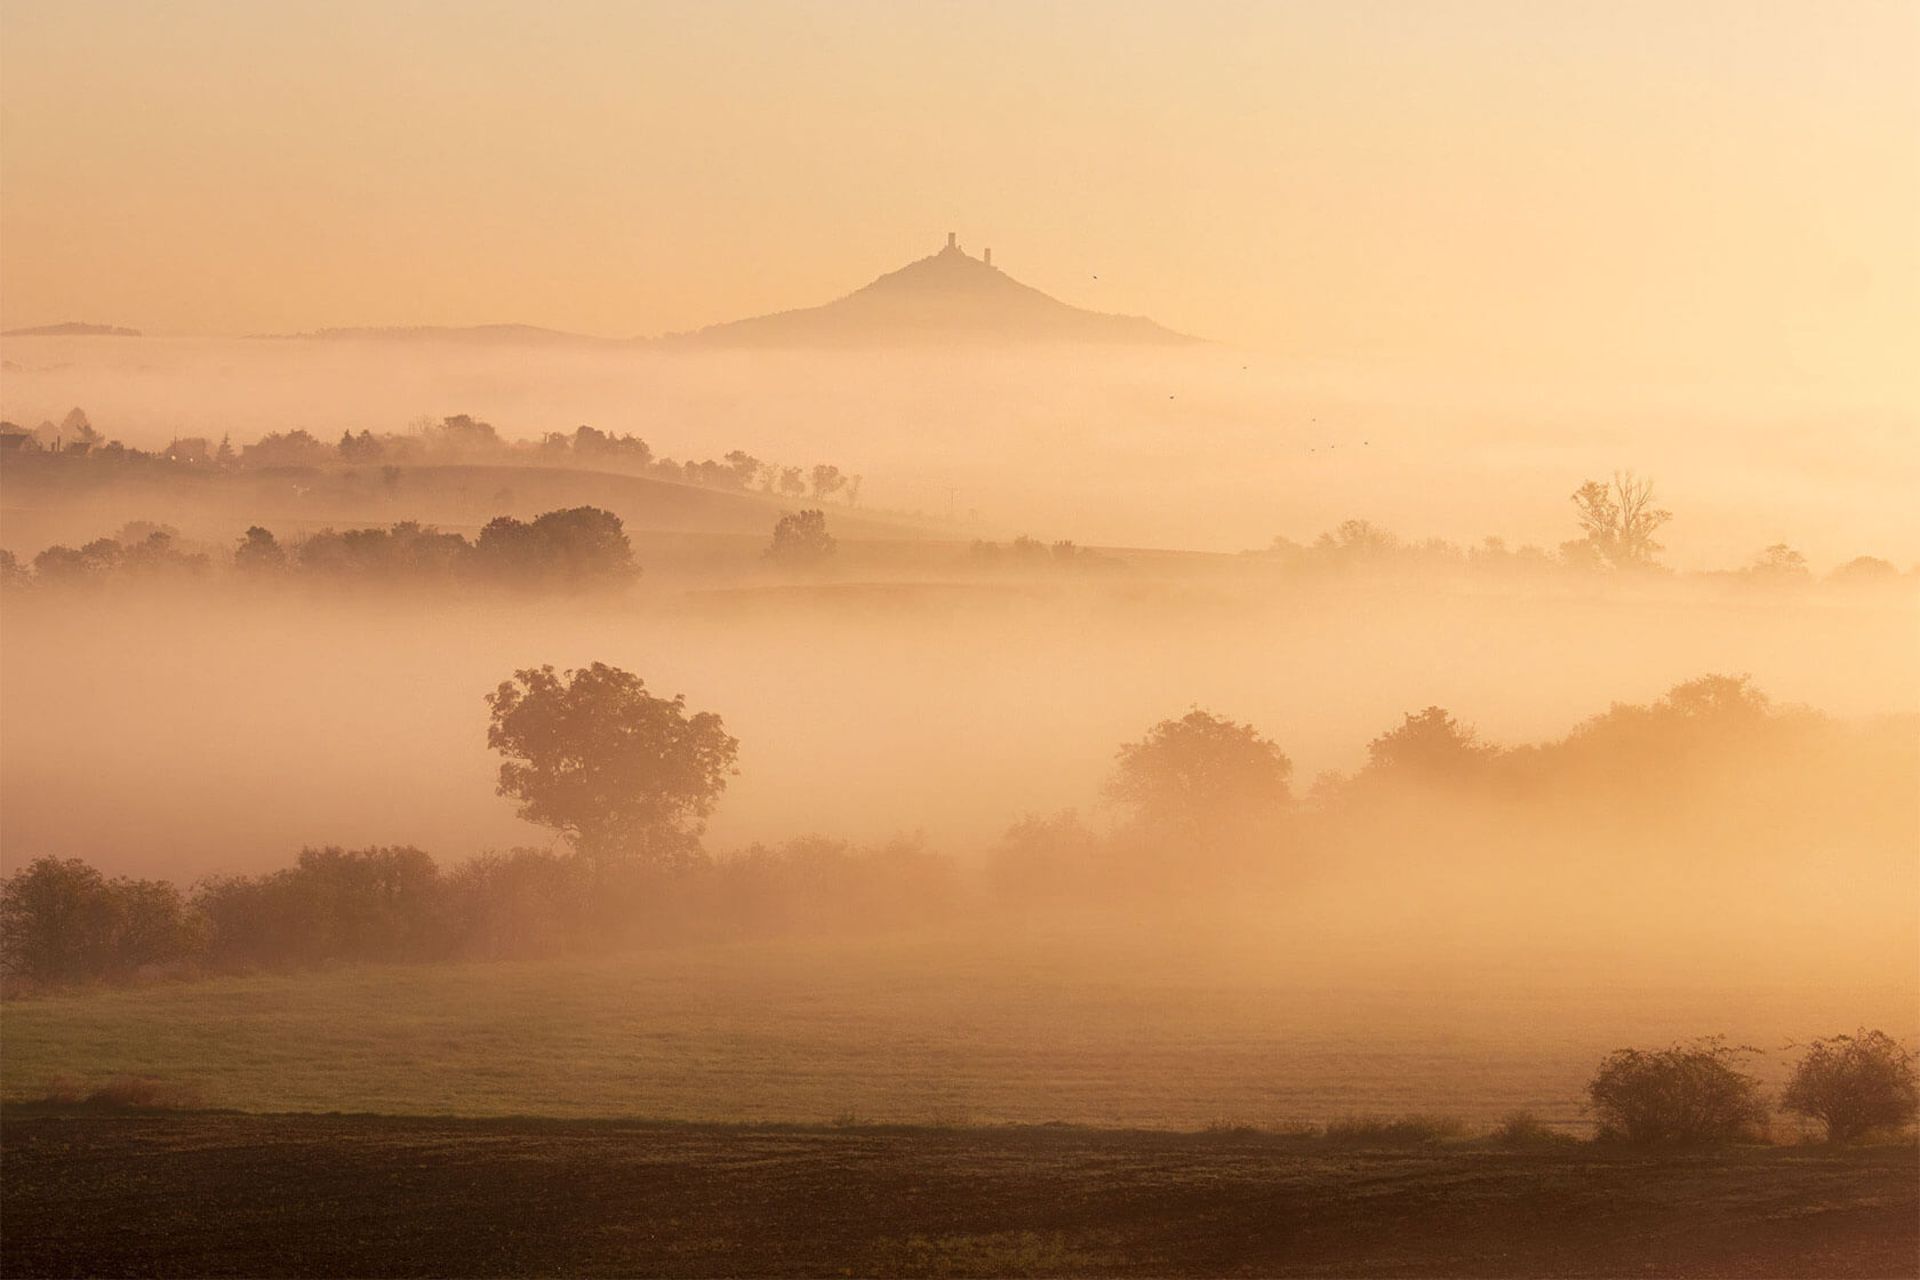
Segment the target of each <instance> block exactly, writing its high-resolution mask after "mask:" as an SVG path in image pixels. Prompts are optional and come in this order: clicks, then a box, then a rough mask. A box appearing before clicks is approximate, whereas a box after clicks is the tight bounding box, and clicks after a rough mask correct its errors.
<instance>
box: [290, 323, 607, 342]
mask: <svg viewBox="0 0 1920 1280" xmlns="http://www.w3.org/2000/svg"><path fill="white" fill-rule="evenodd" d="M254 336H255V337H261V338H281V339H287V338H306V339H315V340H322V341H348V342H351V341H362V342H446V343H471V344H473V345H476V346H481V345H487V344H498V345H501V346H554V347H558V346H574V345H587V346H609V345H614V344H617V343H619V342H621V339H618V338H596V337H593V336H591V335H589V334H584V333H568V332H566V331H565V330H564V329H542V328H540V327H539V326H538V325H531V324H473V325H388V326H380V325H363V326H357V327H352V328H343V329H314V330H311V331H309V332H306V333H271V334H256V335H254Z"/></svg>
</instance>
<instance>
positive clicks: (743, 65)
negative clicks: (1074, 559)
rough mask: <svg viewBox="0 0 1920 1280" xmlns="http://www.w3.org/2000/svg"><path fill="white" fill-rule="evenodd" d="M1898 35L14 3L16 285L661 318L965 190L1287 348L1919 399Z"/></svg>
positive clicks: (1704, 8) (574, 8) (1011, 229)
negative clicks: (1788, 383)
mask: <svg viewBox="0 0 1920 1280" xmlns="http://www.w3.org/2000/svg"><path fill="white" fill-rule="evenodd" d="M1917 70H1920V4H1915V3H1912V2H1910V0H1909V2H1903V3H1892V4H1879V5H1876V4H1864V3H1840V2H1827V3H1819V4H1806V5H1791V4H1763V3H1760V2H1759V0H1743V2H1741V3H1731V4H1716V3H1707V2H1705V0H1689V2H1688V3H1683V4H1672V3H1657V4H1646V5H1635V4H1629V3H1606V4H1601V3H1594V4H1570V3H1569V4H1545V3H1539V2H1538V0H1527V2H1521V3H1510V4H1509V3H1423V2H1415V0H1407V2H1405V3H1397V4H1368V3H1357V2H1354V3H1344V2H1343V3H1326V4H1193V3H1183V4H1179V5H1173V4H1165V5H1127V4H1119V3H1103V4H1034V3H1021V4H1006V5H998V4H984V3H969V4H905V3H899V2H898V0H886V2H877V0H875V2H869V0H831V2H830V3H820V4H796V3H724V4H722V3H689V4H640V3H587V2H582V0H574V2H572V3H539V4H533V3H516V4H505V3H478V2H473V0H465V2H462V3H421V2H412V3H407V2H393V0H383V2H381V3H362V2H358V0H327V2H326V3H314V4H307V3H288V2H287V0H275V2H274V3H257V2H235V3H227V2H210V0H167V2H166V3H91V2H87V0H53V2H36V0H5V3H4V5H0V112H3V115H0V323H4V324H5V325H7V326H19V325H29V324H39V323H46V322H52V321H58V320H68V319H83V320H91V321H97V322H104V323H113V324H124V325H132V326H136V327H139V328H142V329H145V330H147V331H149V332H153V333H162V334H176V333H177V334H240V333H251V332H261V331H287V330H299V329H310V328H316V327H321V326H328V325H351V324H468V323H481V322H496V321H517V322H525V323H530V324H540V325H550V326H554V327H557V328H565V329H575V330H581V331H586V332H592V333H600V334H612V335H630V334H648V333H657V332H661V331H666V330H674V329H683V328H689V327H694V326H698V325H701V324H705V323H709V322H713V321H717V320H723V319H729V318H733V317H737V316H740V315H745V314H750V313H755V312H761V311H766V310H772V309H779V308H784V307H789V306H796V305H805V304H809V303H812V302H816V301H824V300H825V299H827V298H829V297H832V296H835V295H837V294H839V293H843V292H845V291H846V290H848V289H850V288H852V287H854V286H856V285H858V284H861V283H864V282H865V281H866V280H867V279H869V278H871V277H872V276H874V275H875V274H877V273H879V272H881V271H883V270H887V269H890V268H892V267H894V266H897V265H899V264H900V263H901V262H903V261H904V260H906V259H908V258H910V257H915V256H919V255H921V254H923V253H926V252H930V251H932V250H933V249H934V248H936V247H937V246H938V244H939V243H940V242H941V240H942V239H943V238H944V233H945V232H946V231H947V230H949V229H953V230H957V231H959V232H960V234H961V237H962V242H963V243H964V244H966V245H967V246H968V247H970V248H974V249H976V250H977V249H978V248H979V247H980V246H982V245H991V246H992V247H993V248H994V249H995V251H996V260H997V261H998V262H999V263H1000V265H1002V266H1004V267H1005V268H1006V269H1007V270H1008V271H1009V272H1011V273H1012V274H1014V275H1015V276H1017V277H1019V278H1022V279H1024V280H1026V281H1027V282H1028V283H1031V284H1034V285H1037V286H1039V287H1041V288H1043V289H1046V290H1048V291H1050V292H1052V293H1055V294H1056V295H1058V296H1060V297H1062V298H1064V299H1066V300H1068V301H1071V302H1075V303H1078V304H1081V305H1085V306H1091V307H1095V308H1098V309H1101V310H1113V311H1125V312H1140V313H1147V314H1151V315H1153V316H1155V317H1156V318H1158V319H1160V320H1161V321H1163V322H1164V323H1167V324H1170V325H1172V326H1174V327H1176V328H1180V329H1184V330H1188V331H1191V332H1196V333H1200V334H1204V335H1208V336H1213V337H1219V338H1223V339H1227V340H1231V341H1236V342H1241V343H1246V344H1249V345H1253V346H1256V347H1260V348H1264V349H1267V350H1271V351H1275V352H1284V353H1288V354H1296V355H1299V356H1301V357H1303V358H1305V357H1313V358H1333V359H1343V360H1344V359H1358V360H1371V359H1382V360H1389V361H1396V362H1413V363H1416V364H1430V365H1432V366H1434V367H1451V368H1456V369H1464V370H1467V371H1470V372H1472V373H1475V374H1483V375H1485V376H1490V377H1515V378H1532V377H1544V378H1552V377H1555V376H1559V375H1562V374H1577V375H1580V376H1605V377H1620V378H1647V379H1655V380H1673V381H1680V382H1685V381H1689V380H1704V381H1709V382H1713V381H1721V380H1733V381H1740V380H1746V379H1764V380H1792V381H1801V382H1806V383H1810V384H1814V385H1822V384H1827V385H1832V386H1834V387H1836V388H1848V389H1850V390H1851V391H1852V392H1855V393H1858V394H1862V395H1867V396H1871V397H1882V396H1886V397H1891V398H1893V399H1897V400H1900V401H1902V402H1905V401H1907V400H1908V398H1909V396H1910V393H1911V392H1912V387H1913V376H1912V374H1911V372H1910V370H1909V368H1908V365H1909V364H1910V357H1911V351H1912V348H1913V346H1914V345H1915V343H1916V341H1920V87H1917V86H1920V75H1916V71H1917ZM1096 277H1097V278H1096Z"/></svg>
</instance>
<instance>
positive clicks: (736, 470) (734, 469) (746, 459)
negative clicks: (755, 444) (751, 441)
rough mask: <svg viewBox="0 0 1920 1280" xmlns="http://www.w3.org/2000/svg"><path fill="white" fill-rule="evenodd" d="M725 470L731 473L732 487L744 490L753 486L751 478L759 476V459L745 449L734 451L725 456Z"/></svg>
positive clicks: (760, 464)
mask: <svg viewBox="0 0 1920 1280" xmlns="http://www.w3.org/2000/svg"><path fill="white" fill-rule="evenodd" d="M726 463H727V470H728V471H729V472H731V473H732V483H733V485H734V487H736V488H740V489H745V488H748V487H750V486H751V485H752V484H753V478H754V477H755V476H757V475H759V474H760V468H761V466H762V463H761V461H760V459H758V458H756V457H754V456H753V455H752V454H750V453H748V452H747V451H746V450H745V449H735V450H733V451H732V452H730V453H728V454H727V457H726Z"/></svg>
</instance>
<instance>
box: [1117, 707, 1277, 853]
mask: <svg viewBox="0 0 1920 1280" xmlns="http://www.w3.org/2000/svg"><path fill="white" fill-rule="evenodd" d="M1116 759H1117V761H1118V764H1117V766H1116V767H1115V769H1114V773H1113V777H1112V778H1111V779H1110V780H1109V781H1108V782H1107V786H1106V794H1107V796H1108V797H1109V798H1110V799H1112V800H1115V801H1118V802H1119V803H1121V804H1123V805H1127V806H1129V807H1130V808H1132V809H1133V811H1134V815H1135V817H1136V818H1137V819H1138V820H1139V821H1140V822H1141V823H1142V824H1143V825H1146V826H1150V827H1156V828H1162V829H1168V830H1172V831H1177V832H1184V833H1188V834H1191V833H1194V832H1198V831H1206V830H1214V829H1217V828H1218V827H1220V826H1221V825H1222V824H1223V823H1229V822H1232V821H1234V820H1238V819H1246V818H1257V817H1262V816H1270V815H1271V814H1273V813H1274V812H1275V811H1277V810H1278V809H1280V808H1281V807H1283V806H1284V805H1285V804H1286V803H1287V801H1288V799H1289V793H1288V788H1287V783H1288V779H1289V778H1290V777H1291V776H1292V774H1293V762H1292V761H1290V760H1288V759H1287V757H1286V755H1285V754H1284V753H1282V752H1281V750H1280V748H1279V747H1277V746H1275V745H1274V744H1273V743H1271V742H1269V741H1268V740H1267V739H1266V738H1263V737H1262V736H1260V734H1259V732H1258V731H1257V730H1255V729H1254V727H1253V726H1252V725H1249V724H1236V723H1235V722H1233V721H1232V720H1229V719H1227V718H1226V717H1224V716H1216V715H1214V714H1212V713H1211V712H1207V711H1201V710H1199V709H1198V708H1196V709H1194V710H1192V711H1189V712H1188V713H1187V714H1186V715H1184V716H1182V717H1180V718H1179V719H1178V720H1162V721H1161V722H1160V723H1159V724H1157V725H1155V726H1153V728H1151V729H1149V730H1148V731H1147V736H1146V737H1144V738H1142V739H1141V740H1140V741H1138V742H1130V743H1127V744H1125V745H1123V746H1122V747H1121V748H1120V750H1119V752H1118V753H1117V754H1116Z"/></svg>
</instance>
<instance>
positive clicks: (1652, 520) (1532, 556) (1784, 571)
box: [1258, 471, 1902, 586]
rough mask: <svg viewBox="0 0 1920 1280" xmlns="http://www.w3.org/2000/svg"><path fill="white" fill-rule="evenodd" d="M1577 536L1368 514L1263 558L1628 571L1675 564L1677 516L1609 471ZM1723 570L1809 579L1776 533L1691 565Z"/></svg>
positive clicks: (1586, 488) (1894, 576) (1541, 571)
mask: <svg viewBox="0 0 1920 1280" xmlns="http://www.w3.org/2000/svg"><path fill="white" fill-rule="evenodd" d="M1571 502H1572V506H1573V513H1574V521H1575V525H1576V527H1577V529H1578V531H1579V536H1578V537H1576V538H1572V539H1569V540H1567V541H1565V542H1562V543H1561V544H1560V545H1559V547H1558V548H1556V549H1554V550H1551V551H1549V550H1547V549H1545V548H1542V547H1538V546H1533V545H1523V546H1519V547H1511V546H1509V545H1508V544H1507V541H1506V539H1504V538H1500V537H1487V538H1484V539H1482V540H1481V541H1480V542H1479V543H1478V544H1476V545H1473V546H1467V547H1463V546H1461V545H1460V544H1458V543H1454V542H1449V541H1447V540H1446V539H1444V538H1427V539H1424V540H1417V541H1416V540H1408V539H1403V538H1401V537H1400V536H1399V535H1397V534H1395V533H1393V532H1391V531H1389V530H1387V529H1383V528H1381V527H1380V526H1378V525H1376V524H1373V523H1372V522H1370V521H1367V520H1345V521H1342V522H1341V523H1340V524H1339V525H1337V526H1335V527H1334V528H1333V529H1330V530H1328V531H1327V532H1326V533H1323V534H1321V535H1320V536H1319V537H1318V538H1316V539H1314V540H1313V541H1312V542H1311V543H1300V542H1295V541H1293V540H1291V539H1289V538H1286V537H1276V538H1275V539H1274V540H1273V542H1272V544H1271V545H1270V546H1269V547H1267V548H1266V550H1264V551H1262V552H1259V553H1258V554H1259V555H1260V556H1261V558H1262V559H1264V560H1267V561H1269V562H1271V563H1275V564H1278V565H1280V566H1282V567H1284V568H1286V569H1287V570H1289V571H1290V572H1296V573H1303V574H1312V573H1321V574H1354V573H1366V572H1371V573H1431V572H1435V571H1462V570H1464V571H1471V572H1474V573H1483V574H1507V575H1528V574H1531V575H1551V574H1580V575H1593V574H1602V573H1606V574H1629V575H1640V576H1650V575H1659V574H1667V573H1670V572H1672V571H1671V570H1669V569H1667V568H1666V567H1665V566H1663V565H1662V564H1661V563H1660V553H1661V551H1662V550H1664V548H1663V547H1662V546H1661V544H1660V543H1659V542H1658V541H1657V540H1656V539H1655V537H1654V535H1655V534H1656V533H1657V532H1658V531H1659V530H1660V529H1661V528H1662V527H1663V526H1665V525H1666V524H1667V522H1668V521H1670V520H1671V519H1672V518H1673V513H1672V512H1671V511H1667V510H1665V509H1662V508H1658V507H1655V506H1654V505H1653V502H1654V490H1653V481H1651V480H1649V479H1647V478H1645V477H1643V476H1637V475H1635V474H1634V473H1633V472H1631V471H1624V472H1619V473H1616V474H1615V475H1614V477H1613V478H1612V479H1611V480H1610V481H1603V480H1588V481H1586V482H1585V483H1583V484H1582V485H1581V486H1580V487H1579V488H1577V489H1575V490H1574V491H1573V494H1572V496H1571ZM1689 576H1690V577H1694V578H1728V579H1734V580H1738V581H1742V582H1747V583H1751V584H1755V585H1762V586H1793V585H1798V584H1803V583H1810V582H1812V581H1813V580H1814V575H1813V571H1812V569H1811V567H1810V566H1809V565H1808V564H1807V559H1806V557H1805V556H1804V555H1802V554H1801V553H1800V552H1798V551H1796V550H1794V549H1793V548H1792V547H1790V546H1788V545H1787V544H1786V543H1783V542H1782V543H1775V544H1773V545H1772V546H1769V547H1766V548H1764V549H1763V550H1761V551H1759V552H1758V553H1756V554H1755V556H1754V558H1753V559H1752V561H1750V562H1749V563H1748V564H1746V565H1745V566H1743V567H1741V568H1739V569H1736V570H1732V571H1730V572H1727V571H1721V572H1712V573H1703V574H1692V575H1689ZM1901 576H1902V575H1901V571H1900V569H1899V568H1898V567H1897V566H1895V565H1894V564H1893V563H1892V562H1890V561H1887V560H1883V559H1881V558H1879V557H1878V556H1857V557H1855V558H1854V559H1852V560H1849V561H1847V562H1846V563H1845V564H1842V565H1840V566H1839V567H1837V568H1835V569H1834V570H1833V571H1832V572H1831V573H1829V574H1828V575H1827V581H1829V582H1833V583H1838V584H1842V585H1848V586H1865V585H1872V584H1876V583H1885V582H1893V581H1897V580H1899V579H1900V577H1901Z"/></svg>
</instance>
